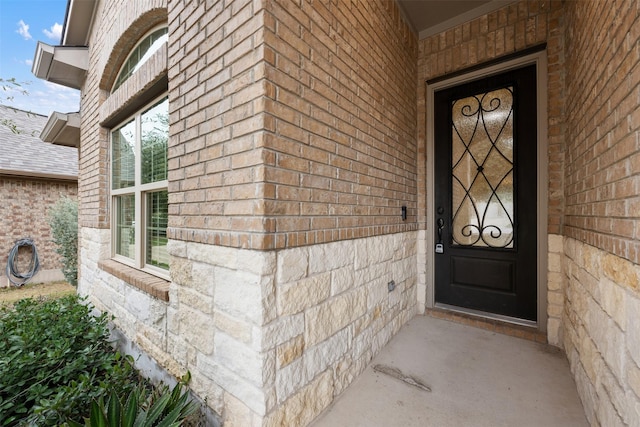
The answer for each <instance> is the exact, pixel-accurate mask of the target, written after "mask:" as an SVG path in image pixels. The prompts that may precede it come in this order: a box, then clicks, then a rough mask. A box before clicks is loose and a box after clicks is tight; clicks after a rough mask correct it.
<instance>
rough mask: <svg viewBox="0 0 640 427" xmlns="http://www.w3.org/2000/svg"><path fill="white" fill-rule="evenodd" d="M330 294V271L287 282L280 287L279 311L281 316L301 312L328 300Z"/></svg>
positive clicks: (278, 297)
mask: <svg viewBox="0 0 640 427" xmlns="http://www.w3.org/2000/svg"><path fill="white" fill-rule="evenodd" d="M330 294H331V273H330V272H326V273H324V274H318V275H316V276H312V277H309V278H306V279H303V280H300V281H298V282H293V283H286V284H284V285H281V286H279V289H278V295H277V304H278V313H279V314H280V315H281V316H286V315H289V314H295V313H299V312H301V311H304V310H306V309H308V308H310V307H313V306H315V305H317V304H319V303H320V302H321V301H324V300H326V299H327V298H328V297H329V295H330Z"/></svg>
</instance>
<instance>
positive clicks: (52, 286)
mask: <svg viewBox="0 0 640 427" xmlns="http://www.w3.org/2000/svg"><path fill="white" fill-rule="evenodd" d="M75 292H76V288H74V287H73V286H71V285H70V284H69V283H67V282H65V281H59V282H51V283H27V284H26V285H24V286H20V287H16V286H13V285H12V286H10V287H2V288H0V305H3V304H13V303H15V302H16V301H19V300H21V299H24V298H59V297H62V296H64V295H70V294H74V293H75Z"/></svg>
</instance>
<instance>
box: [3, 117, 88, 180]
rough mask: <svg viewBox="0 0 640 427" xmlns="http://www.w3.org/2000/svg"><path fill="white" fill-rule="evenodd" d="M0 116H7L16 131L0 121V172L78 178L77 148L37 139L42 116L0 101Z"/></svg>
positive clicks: (42, 119) (45, 120) (43, 119)
mask: <svg viewBox="0 0 640 427" xmlns="http://www.w3.org/2000/svg"><path fill="white" fill-rule="evenodd" d="M0 119H8V120H11V122H12V123H14V124H15V125H16V128H17V129H18V130H19V132H20V133H14V132H12V130H11V129H10V128H9V127H7V126H5V125H2V124H0V174H10V175H22V176H32V177H46V178H57V179H77V178H78V149H77V148H74V147H63V146H58V145H53V144H50V143H47V142H44V141H42V140H41V139H40V137H39V135H40V131H41V130H42V128H43V127H44V125H45V124H46V123H47V117H46V116H43V115H40V114H35V113H28V112H26V111H22V110H18V109H14V108H10V107H7V106H3V105H0Z"/></svg>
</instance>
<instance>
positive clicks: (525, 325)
mask: <svg viewBox="0 0 640 427" xmlns="http://www.w3.org/2000/svg"><path fill="white" fill-rule="evenodd" d="M425 315H427V316H431V317H435V318H438V319H444V320H450V321H452V322H456V323H461V324H464V325H469V326H474V327H477V328H481V329H486V330H489V331H493V332H497V333H500V334H504V335H509V336H513V337H517V338H524V339H526V340H529V341H534V342H538V343H543V344H546V343H547V334H546V333H545V332H542V331H540V330H538V325H537V323H536V322H533V321H531V320H525V319H518V318H514V317H509V316H502V315H498V314H492V313H485V312H482V311H478V310H472V309H466V308H461V307H456V306H451V305H448V304H440V303H437V304H436V305H435V307H434V308H427V309H426V311H425Z"/></svg>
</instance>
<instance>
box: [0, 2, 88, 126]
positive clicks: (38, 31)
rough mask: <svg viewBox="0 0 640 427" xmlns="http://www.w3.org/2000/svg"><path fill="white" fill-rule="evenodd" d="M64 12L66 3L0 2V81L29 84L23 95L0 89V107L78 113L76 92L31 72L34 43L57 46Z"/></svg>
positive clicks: (78, 93) (42, 112)
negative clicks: (2, 105) (10, 80)
mask: <svg viewBox="0 0 640 427" xmlns="http://www.w3.org/2000/svg"><path fill="white" fill-rule="evenodd" d="M66 10H67V0H0V78H2V79H5V80H6V79H9V78H12V77H15V78H16V80H17V81H19V82H29V84H27V85H26V86H25V89H26V90H27V91H28V92H29V94H28V95H26V96H25V95H22V94H20V93H17V92H9V91H6V90H5V91H3V90H2V89H1V88H0V102H1V103H2V104H5V105H8V106H11V107H15V108H20V109H22V110H27V111H32V112H35V113H40V114H44V115H49V114H51V113H52V112H53V111H60V112H63V113H68V112H72V111H78V110H79V99H80V91H78V90H75V89H70V88H66V87H63V86H59V85H56V84H53V83H49V82H46V81H44V80H40V79H37V78H36V77H35V76H34V75H33V74H32V73H31V64H32V62H33V57H34V54H35V51H36V44H37V42H38V41H42V42H44V43H47V44H50V45H58V44H60V34H61V32H62V25H63V24H64V15H65V12H66ZM11 96H13V99H12V100H9V99H7V98H8V97H11Z"/></svg>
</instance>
